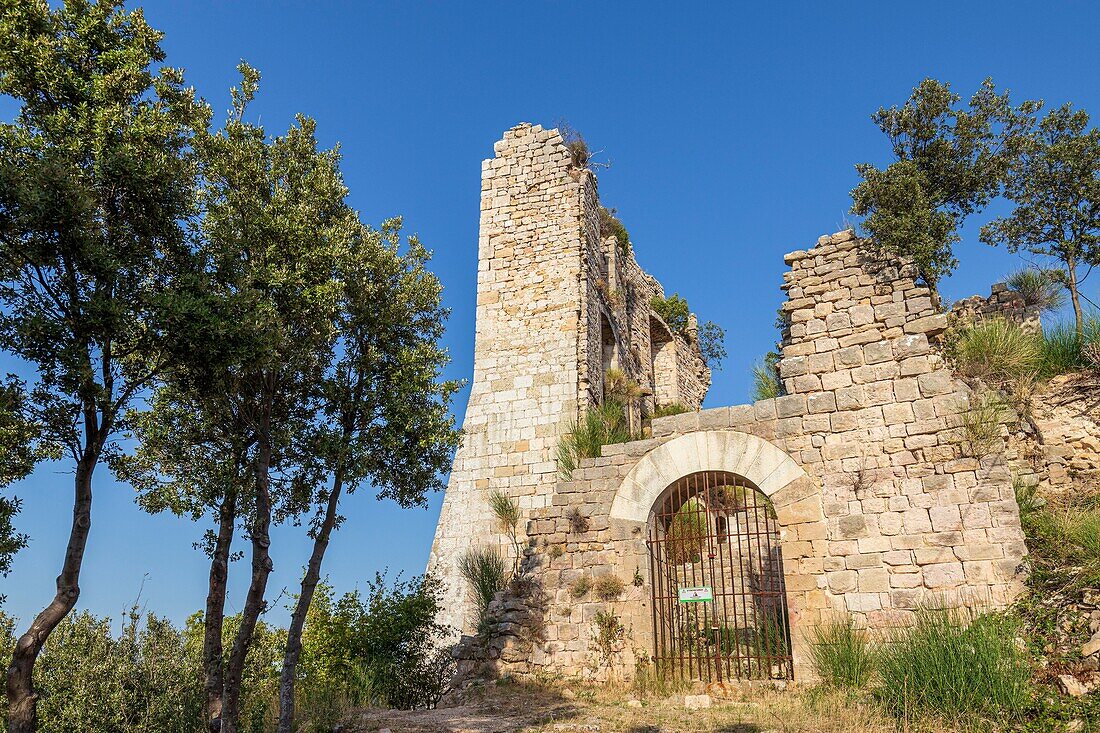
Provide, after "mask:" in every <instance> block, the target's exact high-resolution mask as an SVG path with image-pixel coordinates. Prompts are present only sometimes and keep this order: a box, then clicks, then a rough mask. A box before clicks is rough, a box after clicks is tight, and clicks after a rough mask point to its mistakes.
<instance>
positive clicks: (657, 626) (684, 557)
mask: <svg viewBox="0 0 1100 733" xmlns="http://www.w3.org/2000/svg"><path fill="white" fill-rule="evenodd" d="M646 544H647V546H648V547H649V570H650V586H651V588H652V591H653V648H654V654H653V658H654V663H655V665H656V667H657V672H658V673H659V674H661V675H663V676H670V675H671V676H675V677H681V678H687V679H696V680H704V681H706V682H721V681H724V680H728V679H791V678H793V676H794V664H793V661H792V658H791V633H790V623H789V619H788V616H787V595H786V592H785V590H784V587H783V557H782V554H781V553H780V550H779V525H778V522H777V521H776V518H775V510H774V509H773V508H772V505H771V503H770V502H769V501H768V499H767V497H765V496H764V495H763V494H762V493H761V492H760V491H759V490H758V489H757V488H756V487H755V486H753V485H752V484H751V483H749V482H748V481H746V480H745V479H743V478H741V477H739V476H736V475H734V474H731V473H725V472H721V471H702V472H699V473H693V474H689V475H687V476H684V477H683V478H681V479H680V480H678V481H676V483H674V484H672V485H671V486H669V487H668V488H667V489H666V490H665V492H664V493H663V494H662V495H661V498H660V499H658V501H657V503H656V504H655V505H654V507H653V510H652V512H651V513H650V516H649V537H648V539H647V541H646ZM699 587H706V588H710V589H711V590H712V595H713V599H712V600H709V601H696V602H681V601H680V598H679V592H680V589H681V588H699Z"/></svg>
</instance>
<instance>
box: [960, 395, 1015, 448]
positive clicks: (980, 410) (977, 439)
mask: <svg viewBox="0 0 1100 733" xmlns="http://www.w3.org/2000/svg"><path fill="white" fill-rule="evenodd" d="M1008 415H1009V407H1008V405H1007V404H1006V403H1005V401H1004V399H1003V398H1002V397H1001V396H1000V395H999V394H997V393H995V392H992V391H989V390H987V391H983V392H982V393H980V394H977V395H974V396H973V397H972V398H971V400H970V404H969V405H968V406H967V409H966V410H965V411H964V412H963V413H962V430H963V436H964V439H965V440H966V445H967V448H968V449H969V451H970V455H972V456H973V457H975V458H983V457H985V456H988V455H990V454H992V453H995V452H997V451H998V450H1000V449H1001V448H1003V445H1004V444H1003V443H1002V440H1001V425H1002V423H1004V421H1005V420H1006V419H1007V418H1008Z"/></svg>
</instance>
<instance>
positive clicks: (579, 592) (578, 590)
mask: <svg viewBox="0 0 1100 733" xmlns="http://www.w3.org/2000/svg"><path fill="white" fill-rule="evenodd" d="M590 590H592V579H591V578H589V577H588V576H587V575H582V576H581V577H579V578H577V579H576V580H574V581H573V584H572V585H570V586H569V595H571V596H573V597H574V598H584V597H585V596H586V595H588V591H590Z"/></svg>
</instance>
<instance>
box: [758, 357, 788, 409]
mask: <svg viewBox="0 0 1100 733" xmlns="http://www.w3.org/2000/svg"><path fill="white" fill-rule="evenodd" d="M772 356H773V355H772V354H769V355H768V356H765V357H764V358H763V359H761V360H760V361H758V362H757V363H756V364H754V365H753V367H752V401H753V402H759V401H760V400H774V399H775V398H776V397H779V396H781V395H782V394H783V383H782V382H781V381H780V379H779V359H778V354H776V355H774V356H775V358H774V359H772V358H770V357H772Z"/></svg>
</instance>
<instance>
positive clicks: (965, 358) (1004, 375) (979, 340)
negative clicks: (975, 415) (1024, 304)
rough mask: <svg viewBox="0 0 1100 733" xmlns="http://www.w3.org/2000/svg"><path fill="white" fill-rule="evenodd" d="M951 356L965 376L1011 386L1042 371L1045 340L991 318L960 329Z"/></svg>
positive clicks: (998, 319) (952, 345)
mask: <svg viewBox="0 0 1100 733" xmlns="http://www.w3.org/2000/svg"><path fill="white" fill-rule="evenodd" d="M949 352H950V355H951V357H952V358H953V360H954V362H955V368H956V369H957V370H958V372H959V373H960V374H962V375H964V376H967V377H973V378H976V379H984V380H987V381H991V382H998V383H1000V382H1011V381H1014V380H1016V379H1020V378H1022V377H1027V376H1029V375H1032V374H1034V373H1035V372H1036V371H1038V370H1039V366H1040V364H1041V356H1042V340H1041V339H1039V338H1037V337H1035V336H1032V335H1030V334H1028V333H1026V332H1024V330H1023V329H1022V328H1020V327H1019V326H1017V325H1016V324H1014V323H1010V322H1008V321H1006V320H1005V319H1003V318H988V319H985V320H983V321H980V322H978V323H975V324H973V325H970V326H965V327H963V328H961V329H959V331H958V333H957V336H956V338H955V339H954V341H953V343H951V344H950V348H949Z"/></svg>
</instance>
